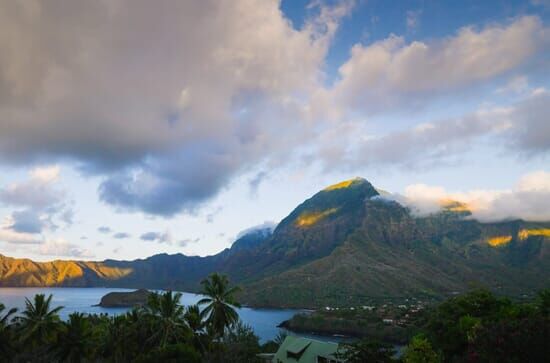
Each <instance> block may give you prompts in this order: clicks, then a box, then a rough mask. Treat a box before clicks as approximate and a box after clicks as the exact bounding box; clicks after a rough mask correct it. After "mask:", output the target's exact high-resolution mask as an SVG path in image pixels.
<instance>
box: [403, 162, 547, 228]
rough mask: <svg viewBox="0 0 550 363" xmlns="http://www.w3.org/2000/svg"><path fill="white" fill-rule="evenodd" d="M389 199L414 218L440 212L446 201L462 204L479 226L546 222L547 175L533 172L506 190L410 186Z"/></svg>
mask: <svg viewBox="0 0 550 363" xmlns="http://www.w3.org/2000/svg"><path fill="white" fill-rule="evenodd" d="M393 198H395V199H396V200H398V201H399V202H401V203H403V204H405V205H407V206H409V207H410V208H411V210H412V211H413V212H414V213H416V214H417V215H427V214H431V213H435V212H437V211H439V210H441V208H442V206H444V205H445V203H448V202H449V201H458V202H461V203H464V204H465V205H466V206H467V207H468V208H469V209H470V210H471V212H472V218H475V219H477V220H480V221H482V222H495V221H503V220H512V219H523V220H527V221H548V220H550V209H549V208H548V201H549V200H550V172H548V171H542V170H541V171H536V172H533V173H530V174H527V175H524V176H523V177H522V178H521V179H520V180H519V181H518V182H517V183H516V185H515V186H514V187H513V188H512V189H510V190H483V189H480V190H470V191H457V192H450V191H447V190H446V189H445V188H443V187H441V186H430V185H425V184H414V185H410V186H408V187H407V188H406V189H405V192H404V194H403V195H394V196H393Z"/></svg>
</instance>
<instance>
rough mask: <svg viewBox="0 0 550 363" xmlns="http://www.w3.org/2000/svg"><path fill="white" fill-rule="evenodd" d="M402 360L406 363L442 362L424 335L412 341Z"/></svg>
mask: <svg viewBox="0 0 550 363" xmlns="http://www.w3.org/2000/svg"><path fill="white" fill-rule="evenodd" d="M402 360H403V362H404V363H438V362H439V361H440V359H439V356H438V355H437V353H436V352H435V351H434V350H433V348H432V345H431V343H430V342H429V340H428V339H427V338H426V337H424V336H422V335H417V336H415V337H413V338H412V339H411V342H410V343H409V345H408V346H407V348H406V349H405V352H404V353H403V357H402Z"/></svg>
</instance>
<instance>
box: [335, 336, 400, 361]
mask: <svg viewBox="0 0 550 363" xmlns="http://www.w3.org/2000/svg"><path fill="white" fill-rule="evenodd" d="M394 355H395V350H394V349H393V346H392V345H391V344H387V343H382V342H380V341H376V340H370V339H362V340H359V341H357V342H355V343H343V344H340V345H339V346H338V353H337V357H338V358H339V359H343V360H344V361H346V362H348V363H364V362H374V363H388V362H393V361H394V360H393V358H392V357H393V356H394Z"/></svg>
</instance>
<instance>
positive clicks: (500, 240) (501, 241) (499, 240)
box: [487, 236, 512, 247]
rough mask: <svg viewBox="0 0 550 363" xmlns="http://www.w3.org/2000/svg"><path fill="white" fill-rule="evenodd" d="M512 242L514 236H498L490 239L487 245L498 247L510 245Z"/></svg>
mask: <svg viewBox="0 0 550 363" xmlns="http://www.w3.org/2000/svg"><path fill="white" fill-rule="evenodd" d="M511 240H512V236H498V237H491V238H489V239H488V240H487V243H488V244H489V245H490V246H492V247H498V246H503V245H506V244H508V243H510V241H511Z"/></svg>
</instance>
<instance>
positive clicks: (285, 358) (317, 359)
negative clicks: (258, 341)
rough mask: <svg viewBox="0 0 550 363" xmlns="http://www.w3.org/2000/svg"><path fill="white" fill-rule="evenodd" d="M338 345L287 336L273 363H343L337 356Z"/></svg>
mask: <svg viewBox="0 0 550 363" xmlns="http://www.w3.org/2000/svg"><path fill="white" fill-rule="evenodd" d="M337 350H338V344H337V343H330V342H321V341H319V340H315V339H308V338H302V337H295V336H290V335H289V336H287V337H286V339H285V340H284V342H283V344H281V346H280V347H279V350H277V353H275V357H274V358H273V363H343V362H344V361H343V360H341V359H337V358H336V357H335V354H336V352H337Z"/></svg>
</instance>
